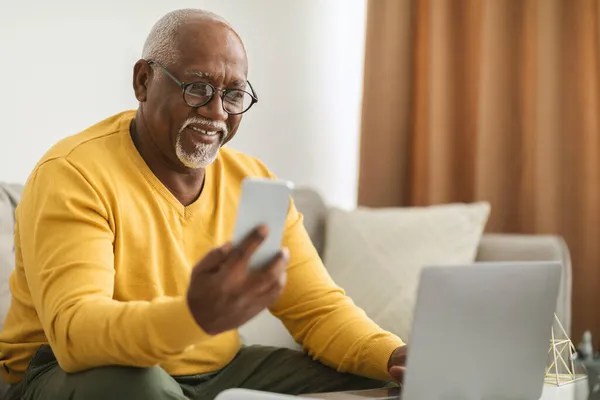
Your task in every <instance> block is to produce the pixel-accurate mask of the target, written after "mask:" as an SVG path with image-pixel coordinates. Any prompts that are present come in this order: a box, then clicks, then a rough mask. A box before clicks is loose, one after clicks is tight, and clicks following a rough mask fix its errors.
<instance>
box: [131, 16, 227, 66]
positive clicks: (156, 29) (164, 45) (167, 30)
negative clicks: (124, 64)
mask: <svg viewBox="0 0 600 400" xmlns="http://www.w3.org/2000/svg"><path fill="white" fill-rule="evenodd" d="M198 19H200V20H207V21H218V22H222V23H224V24H225V25H227V26H228V27H230V28H231V30H232V31H234V32H235V30H234V29H233V28H232V27H231V24H229V22H227V21H226V20H225V19H224V18H223V17H221V16H220V15H217V14H215V13H212V12H210V11H205V10H200V9H195V8H185V9H181V10H175V11H171V12H170V13H168V14H166V15H164V16H163V17H162V18H161V19H159V20H158V21H157V22H156V23H155V24H154V26H153V27H152V29H151V30H150V33H149V34H148V37H147V38H146V42H145V43H144V49H143V50H142V58H143V59H145V60H155V61H158V62H160V63H164V64H170V63H174V62H177V60H178V59H179V56H180V54H179V52H178V49H177V43H176V41H177V31H178V29H179V27H181V25H183V24H184V23H186V22H188V21H190V20H198ZM236 34H237V33H236Z"/></svg>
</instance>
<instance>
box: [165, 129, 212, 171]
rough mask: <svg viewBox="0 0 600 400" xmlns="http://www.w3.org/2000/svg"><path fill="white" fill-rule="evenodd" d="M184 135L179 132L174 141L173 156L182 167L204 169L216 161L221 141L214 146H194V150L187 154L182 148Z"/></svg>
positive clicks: (200, 144)
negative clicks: (174, 155)
mask: <svg viewBox="0 0 600 400" xmlns="http://www.w3.org/2000/svg"><path fill="white" fill-rule="evenodd" d="M184 134H185V132H179V133H178V134H177V139H176V141H175V154H176V155H177V158H178V159H179V161H181V163H182V164H183V165H185V166H186V167H188V168H192V169H198V168H206V167H208V166H209V165H210V164H212V163H213V162H214V161H215V160H216V159H217V155H218V154H219V150H220V149H221V143H222V140H220V141H219V142H217V143H214V144H202V143H199V144H196V146H195V147H196V148H195V149H194V150H193V151H192V152H188V151H186V150H185V149H184V147H183V138H182V136H183V135H184Z"/></svg>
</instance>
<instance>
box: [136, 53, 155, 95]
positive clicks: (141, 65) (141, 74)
mask: <svg viewBox="0 0 600 400" xmlns="http://www.w3.org/2000/svg"><path fill="white" fill-rule="evenodd" d="M151 73H152V68H150V66H149V65H148V62H147V61H146V60H139V61H138V62H136V63H135V65H134V66H133V91H134V92H135V98H136V99H138V101H139V102H140V103H143V102H145V101H146V98H147V94H148V81H149V79H150V74H151Z"/></svg>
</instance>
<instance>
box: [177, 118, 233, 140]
mask: <svg viewBox="0 0 600 400" xmlns="http://www.w3.org/2000/svg"><path fill="white" fill-rule="evenodd" d="M192 124H199V125H205V126H207V127H210V128H214V129H216V130H218V131H221V132H223V140H224V139H226V138H227V136H228V135H229V129H227V124H225V122H224V121H215V120H212V119H208V118H204V117H200V116H196V117H190V118H188V119H186V120H185V122H184V123H183V125H181V129H179V133H181V132H183V130H184V129H185V128H187V127H188V126H190V125H192Z"/></svg>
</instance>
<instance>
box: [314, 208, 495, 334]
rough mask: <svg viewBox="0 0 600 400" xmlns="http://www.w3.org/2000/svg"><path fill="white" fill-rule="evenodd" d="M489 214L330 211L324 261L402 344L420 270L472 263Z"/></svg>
mask: <svg viewBox="0 0 600 400" xmlns="http://www.w3.org/2000/svg"><path fill="white" fill-rule="evenodd" d="M489 212H490V206H489V204H488V203H483V202H482V203H473V204H448V205H439V206H430V207H414V208H384V209H368V208H358V209H356V210H353V211H342V210H337V209H334V210H332V211H331V213H330V214H329V216H328V220H327V232H326V240H325V254H324V257H323V258H324V262H325V265H326V267H327V270H328V271H329V273H330V274H331V276H332V278H333V279H334V281H335V282H336V283H337V284H338V285H339V286H341V287H342V288H343V289H344V290H345V291H346V293H347V295H348V296H350V298H352V300H353V301H354V302H355V303H356V304H357V305H358V306H359V307H361V308H362V309H363V310H365V312H366V313H367V315H368V316H369V317H370V318H372V319H373V320H374V321H375V322H376V323H377V324H379V325H380V326H381V327H382V328H383V329H386V330H388V331H390V332H393V333H395V334H397V335H398V336H400V337H401V338H402V339H403V340H404V341H408V340H409V339H410V328H411V325H412V318H413V308H414V306H415V302H416V294H417V288H418V284H419V276H420V271H421V269H422V267H423V266H425V265H431V264H435V265H452V264H459V263H471V262H473V261H475V257H476V255H477V248H478V245H479V242H480V239H481V236H482V234H483V231H484V227H485V225H486V222H487V219H488V216H489Z"/></svg>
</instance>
